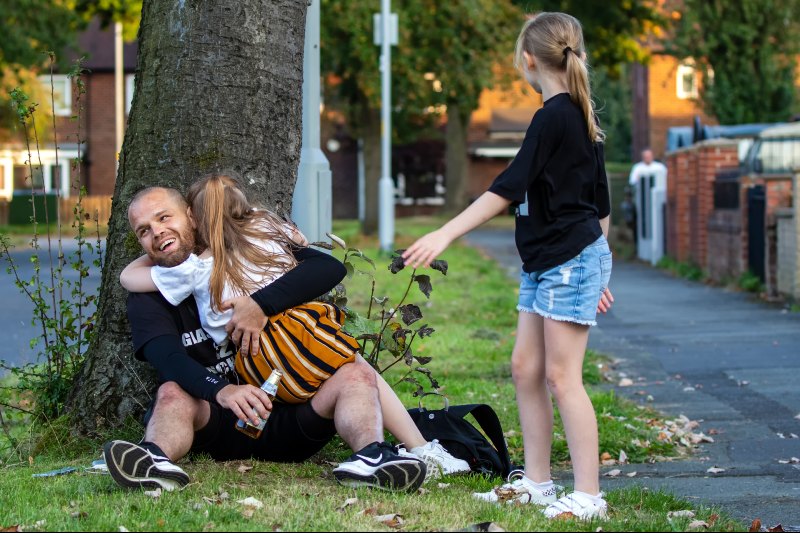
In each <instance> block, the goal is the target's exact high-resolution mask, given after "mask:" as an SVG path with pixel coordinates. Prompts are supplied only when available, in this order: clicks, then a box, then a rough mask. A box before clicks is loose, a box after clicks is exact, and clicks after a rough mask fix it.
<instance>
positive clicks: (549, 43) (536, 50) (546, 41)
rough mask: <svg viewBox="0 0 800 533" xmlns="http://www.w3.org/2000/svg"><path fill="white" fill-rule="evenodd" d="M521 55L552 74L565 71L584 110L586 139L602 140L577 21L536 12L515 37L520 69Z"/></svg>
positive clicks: (571, 90) (572, 93)
mask: <svg viewBox="0 0 800 533" xmlns="http://www.w3.org/2000/svg"><path fill="white" fill-rule="evenodd" d="M523 52H527V53H528V54H530V55H532V56H534V57H535V58H536V59H537V60H538V61H539V62H540V63H543V64H544V66H545V67H546V68H547V69H548V70H550V71H552V72H566V75H567V89H568V90H569V96H570V98H571V99H572V101H573V102H575V103H576V104H578V106H579V107H580V108H581V109H582V110H583V115H584V116H585V117H586V126H587V127H588V129H589V138H590V139H591V140H592V141H597V142H600V141H602V140H603V139H604V138H605V133H603V130H601V129H600V126H599V125H598V123H597V118H596V117H595V112H594V104H593V103H592V92H591V88H590V86H589V69H588V67H587V66H586V60H585V59H584V58H585V57H586V49H585V47H584V43H583V29H582V28H581V23H580V22H579V21H578V19H576V18H575V17H573V16H572V15H567V14H566V13H539V14H538V15H536V16H535V17H533V18H531V19H529V20H528V21H527V22H525V25H524V26H523V27H522V31H521V32H520V34H519V37H518V38H517V46H516V50H515V53H514V63H515V65H516V66H517V68H519V69H523V68H526V66H527V65H526V63H525V56H523Z"/></svg>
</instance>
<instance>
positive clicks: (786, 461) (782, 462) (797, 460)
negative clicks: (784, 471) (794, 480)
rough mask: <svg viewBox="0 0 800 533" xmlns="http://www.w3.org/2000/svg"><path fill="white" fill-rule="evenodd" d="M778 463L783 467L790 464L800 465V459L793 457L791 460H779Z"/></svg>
mask: <svg viewBox="0 0 800 533" xmlns="http://www.w3.org/2000/svg"><path fill="white" fill-rule="evenodd" d="M778 462H779V463H780V464H782V465H788V464H793V465H796V464H798V463H800V459H798V458H797V457H792V458H791V459H778Z"/></svg>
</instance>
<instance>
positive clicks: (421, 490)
mask: <svg viewBox="0 0 800 533" xmlns="http://www.w3.org/2000/svg"><path fill="white" fill-rule="evenodd" d="M429 492H430V491H429V490H428V489H423V488H422V487H420V488H418V489H417V493H418V494H428V493H429Z"/></svg>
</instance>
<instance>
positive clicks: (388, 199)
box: [378, 0, 394, 252]
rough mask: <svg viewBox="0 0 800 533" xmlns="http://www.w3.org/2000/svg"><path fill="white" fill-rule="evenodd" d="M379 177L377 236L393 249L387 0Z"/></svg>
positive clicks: (386, 1) (384, 4)
mask: <svg viewBox="0 0 800 533" xmlns="http://www.w3.org/2000/svg"><path fill="white" fill-rule="evenodd" d="M381 26H382V29H381V86H382V91H381V92H382V98H381V179H380V181H379V183H378V196H379V200H380V201H379V203H378V211H379V217H378V236H379V238H380V247H381V250H382V251H384V252H391V251H392V250H393V249H394V182H393V181H392V177H391V176H392V85H391V75H392V69H391V66H392V45H391V0H382V1H381Z"/></svg>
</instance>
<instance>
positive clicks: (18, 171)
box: [14, 165, 44, 193]
mask: <svg viewBox="0 0 800 533" xmlns="http://www.w3.org/2000/svg"><path fill="white" fill-rule="evenodd" d="M31 173H32V174H33V184H31ZM31 189H34V190H37V191H41V190H42V189H44V173H43V172H42V168H41V167H39V166H34V167H33V168H30V167H28V165H14V192H15V193H21V192H30V190H31Z"/></svg>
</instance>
